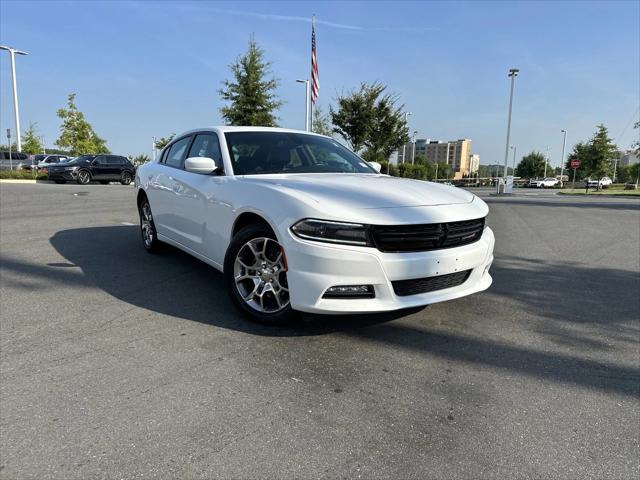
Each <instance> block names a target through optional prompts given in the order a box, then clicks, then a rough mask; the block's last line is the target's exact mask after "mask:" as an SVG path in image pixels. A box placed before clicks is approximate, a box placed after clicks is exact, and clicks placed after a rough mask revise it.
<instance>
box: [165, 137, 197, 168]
mask: <svg viewBox="0 0 640 480" xmlns="http://www.w3.org/2000/svg"><path fill="white" fill-rule="evenodd" d="M190 141H191V137H185V138H181V139H180V140H178V141H177V142H175V143H174V144H173V145H171V147H169V151H168V152H167V154H166V155H165V159H164V163H165V164H167V165H169V166H170V167H176V168H182V161H183V160H184V154H185V151H186V150H187V147H188V146H189V142H190Z"/></svg>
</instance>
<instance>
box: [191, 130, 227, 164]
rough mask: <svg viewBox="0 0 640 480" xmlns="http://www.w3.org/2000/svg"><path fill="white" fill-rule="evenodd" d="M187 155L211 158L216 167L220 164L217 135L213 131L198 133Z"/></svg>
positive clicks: (220, 156) (220, 155) (220, 157)
mask: <svg viewBox="0 0 640 480" xmlns="http://www.w3.org/2000/svg"><path fill="white" fill-rule="evenodd" d="M188 157H207V158H212V159H213V160H214V161H215V162H216V165H217V166H218V167H221V166H222V154H221V153H220V143H219V142H218V135H216V134H215V133H199V134H198V135H196V139H195V140H194V141H193V145H191V150H189V155H188V156H187V158H188Z"/></svg>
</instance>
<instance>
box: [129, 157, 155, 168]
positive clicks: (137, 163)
mask: <svg viewBox="0 0 640 480" xmlns="http://www.w3.org/2000/svg"><path fill="white" fill-rule="evenodd" d="M130 160H131V163H133V166H134V167H139V166H140V165H142V164H144V163H147V162H150V161H151V158H149V155H146V154H142V155H136V156H135V157H133V158H130Z"/></svg>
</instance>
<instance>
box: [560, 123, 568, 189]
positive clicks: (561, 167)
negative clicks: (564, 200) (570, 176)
mask: <svg viewBox="0 0 640 480" xmlns="http://www.w3.org/2000/svg"><path fill="white" fill-rule="evenodd" d="M561 132H562V133H563V134H564V135H563V137H562V158H560V188H562V178H563V175H564V149H565V147H566V146H567V131H566V130H564V129H563V130H561Z"/></svg>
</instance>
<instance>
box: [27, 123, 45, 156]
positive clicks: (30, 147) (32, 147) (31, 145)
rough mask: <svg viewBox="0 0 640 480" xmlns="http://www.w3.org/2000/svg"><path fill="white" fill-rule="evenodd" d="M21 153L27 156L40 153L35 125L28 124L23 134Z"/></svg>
mask: <svg viewBox="0 0 640 480" xmlns="http://www.w3.org/2000/svg"><path fill="white" fill-rule="evenodd" d="M22 151H23V152H24V153H29V154H35V153H42V142H41V141H40V138H39V137H38V132H37V130H36V124H35V123H30V124H29V128H28V129H27V131H26V132H24V136H23V137H22Z"/></svg>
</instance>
